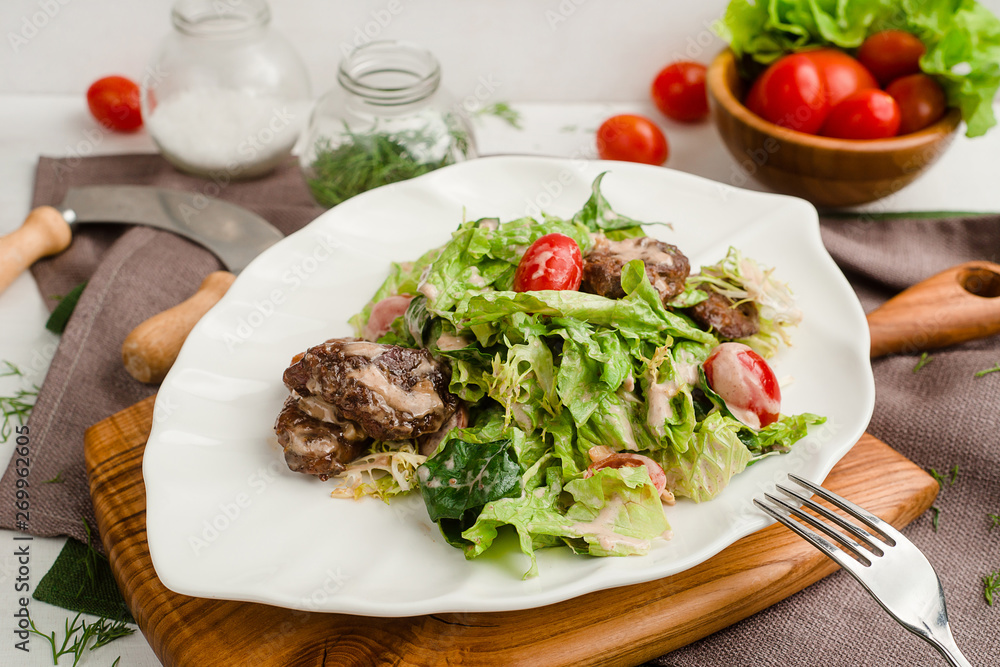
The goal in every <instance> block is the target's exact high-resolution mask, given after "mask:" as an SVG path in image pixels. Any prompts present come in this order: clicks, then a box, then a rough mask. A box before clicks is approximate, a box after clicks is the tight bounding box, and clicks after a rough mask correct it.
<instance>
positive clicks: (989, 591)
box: [983, 570, 1000, 607]
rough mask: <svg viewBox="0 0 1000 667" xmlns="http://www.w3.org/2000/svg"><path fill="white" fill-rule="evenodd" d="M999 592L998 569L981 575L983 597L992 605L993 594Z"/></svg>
mask: <svg viewBox="0 0 1000 667" xmlns="http://www.w3.org/2000/svg"><path fill="white" fill-rule="evenodd" d="M998 592H1000V570H997V571H995V572H991V573H990V574H985V575H983V597H984V598H986V604H988V605H989V606H991V607H992V606H993V594H994V593H998Z"/></svg>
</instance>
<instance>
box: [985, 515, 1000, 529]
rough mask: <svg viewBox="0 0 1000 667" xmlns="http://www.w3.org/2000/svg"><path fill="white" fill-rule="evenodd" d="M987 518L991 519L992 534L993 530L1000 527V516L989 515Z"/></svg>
mask: <svg viewBox="0 0 1000 667" xmlns="http://www.w3.org/2000/svg"><path fill="white" fill-rule="evenodd" d="M986 516H987V517H989V519H990V522H991V523H990V532H992V531H993V529H994V528H996V527H997V526H1000V514H987V515H986Z"/></svg>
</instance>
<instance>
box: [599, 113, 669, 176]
mask: <svg viewBox="0 0 1000 667" xmlns="http://www.w3.org/2000/svg"><path fill="white" fill-rule="evenodd" d="M668 152H669V149H668V147H667V138H666V137H665V136H663V132H661V131H660V128H658V127H657V126H656V124H655V123H653V121H651V120H649V119H648V118H644V117H643V116H635V115H632V114H622V115H620V116H612V117H611V118H609V119H607V120H606V121H604V123H602V124H601V126H600V127H599V128H597V153H598V155H600V156H601V159H602V160H622V161H625V162H641V163H643V164H653V165H660V164H663V163H664V162H666V161H667V154H668Z"/></svg>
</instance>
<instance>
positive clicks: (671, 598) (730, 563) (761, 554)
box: [85, 398, 938, 667]
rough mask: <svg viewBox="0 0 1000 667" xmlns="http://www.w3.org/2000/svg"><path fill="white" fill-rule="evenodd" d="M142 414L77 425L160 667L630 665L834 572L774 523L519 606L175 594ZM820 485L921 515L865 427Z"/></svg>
mask: <svg viewBox="0 0 1000 667" xmlns="http://www.w3.org/2000/svg"><path fill="white" fill-rule="evenodd" d="M152 418H153V398H149V399H146V400H145V401H143V402H141V403H138V404H136V405H134V406H132V407H130V408H128V409H126V410H123V411H121V412H119V413H118V414H116V415H113V416H112V417H109V418H108V419H105V420H104V421H102V422H100V423H98V424H96V425H95V426H93V427H91V428H90V429H89V430H88V432H87V436H86V443H85V448H86V462H87V472H88V476H89V479H90V493H91V497H92V499H93V501H94V509H95V511H96V514H97V523H98V527H99V529H100V533H101V539H102V540H103V543H104V546H105V549H106V550H107V554H108V557H109V559H110V562H111V567H112V570H113V571H114V574H115V578H116V580H117V582H118V587H119V588H120V589H121V591H122V593H123V594H124V596H125V600H126V602H127V603H128V606H129V608H130V609H131V611H132V614H133V616H134V617H135V619H136V621H137V622H138V624H139V628H140V629H141V630H142V632H143V634H144V635H145V636H146V639H147V640H148V641H149V643H150V645H151V646H152V648H153V651H155V653H156V655H157V656H158V657H159V658H160V660H161V661H162V662H163V663H164V664H165V665H167V666H168V667H173V666H174V665H185V666H187V665H192V666H195V665H196V666H198V667H209V666H211V665H227V666H228V665H240V664H244V665H255V666H257V665H261V666H271V665H274V666H281V667H292V666H298V665H326V666H329V667H333V666H335V665H336V666H342V665H345V666H346V665H384V664H391V665H436V664H461V665H490V666H493V665H533V666H534V665H635V664H638V663H641V662H643V661H645V660H648V659H650V658H653V657H656V656H658V655H662V654H664V653H667V652H669V651H672V650H674V649H677V648H680V647H681V646H684V645H686V644H689V643H691V642H693V641H696V640H698V639H701V638H702V637H705V636H707V635H709V634H711V633H713V632H716V631H718V630H721V629H722V628H725V627H727V626H729V625H731V624H733V623H735V622H737V621H739V620H741V619H743V618H746V617H748V616H750V615H752V614H754V613H756V612H758V611H761V610H762V609H765V608H767V607H768V606H770V605H772V604H774V603H776V602H778V601H780V600H783V599H784V598H786V597H788V596H790V595H791V594H793V593H795V592H797V591H800V590H802V589H803V588H805V587H806V586H808V585H809V584H812V583H814V582H816V581H818V580H819V579H821V578H823V577H825V576H826V575H828V574H830V573H831V572H833V571H835V570H836V569H837V566H836V565H835V564H834V563H833V562H832V561H830V560H829V559H827V558H826V557H825V556H823V555H822V554H821V553H820V552H819V551H817V550H816V549H814V548H813V547H811V546H810V545H809V544H807V543H806V542H805V541H804V540H802V539H800V538H799V537H797V536H795V535H794V534H793V533H792V532H791V531H789V530H788V529H787V528H785V527H783V526H780V525H777V524H775V525H772V526H770V527H768V528H764V529H762V530H760V531H758V532H756V533H753V534H752V535H749V536H747V537H745V538H743V539H741V540H739V541H738V542H736V543H735V544H733V545H731V546H730V547H728V548H727V549H725V550H723V551H721V552H720V553H718V554H717V555H715V556H714V557H713V558H711V559H709V560H708V561H706V562H704V563H702V564H701V565H698V566H696V567H693V568H691V569H689V570H686V571H684V572H681V573H679V574H676V575H673V576H670V577H666V578H664V579H659V580H656V581H652V582H648V583H644V584H636V585H632V586H624V587H620V588H614V589H611V590H604V591H600V592H597V593H590V594H588V595H584V596H581V597H578V598H575V599H572V600H567V601H564V602H560V603H557V604H553V605H549V606H546V607H540V608H535V609H525V610H522V611H511V612H502V613H449V614H431V615H428V616H417V617H407V618H371V617H362V616H349V615H344V614H325V613H309V612H304V611H293V610H288V609H282V608H279V607H271V606H268V605H263V604H254V603H247V602H232V601H226V600H210V599H203V598H194V597H189V596H185V595H180V594H177V593H174V592H172V591H170V590H168V589H167V588H166V587H165V586H164V585H163V584H162V583H161V582H160V580H159V579H158V578H157V576H156V572H155V571H154V570H153V564H152V562H151V561H150V556H149V546H148V544H147V543H146V495H145V486H144V484H143V480H142V456H143V451H144V449H145V446H146V439H147V437H148V435H149V430H150V427H151V424H152ZM824 485H825V486H826V487H827V488H829V489H831V490H833V491H835V492H836V493H839V494H841V495H843V496H845V497H846V498H848V499H850V500H853V501H854V502H855V503H858V504H859V505H861V506H863V507H865V508H867V509H869V510H871V511H872V512H874V513H875V514H877V515H878V516H880V517H882V518H883V519H885V520H886V521H889V522H890V523H891V524H892V525H894V526H896V527H902V526H904V525H906V524H907V523H909V522H910V521H912V520H913V519H915V518H916V517H917V516H919V515H920V514H922V513H923V512H924V511H925V510H926V509H927V508H928V507H930V505H931V503H933V501H934V498H935V496H936V495H937V491H938V485H937V482H935V481H934V480H933V479H932V478H931V477H930V476H929V475H927V473H925V472H924V471H923V470H921V469H920V468H918V467H917V466H916V465H915V464H913V463H912V462H911V461H909V460H908V459H906V458H905V457H903V456H902V455H901V454H899V453H898V452H896V451H895V450H893V449H892V448H890V447H889V446H888V445H886V444H885V443H883V442H881V441H879V440H877V439H876V438H874V437H872V436H871V435H869V434H867V433H866V434H865V435H864V436H863V437H862V438H861V440H859V441H858V443H857V444H856V445H855V446H854V447H853V449H851V451H850V452H849V453H848V454H847V455H846V456H845V457H844V458H843V459H842V460H841V461H840V463H838V464H837V466H836V467H835V468H834V469H833V471H832V472H831V473H830V476H829V477H828V478H827V479H826V481H825V484H824Z"/></svg>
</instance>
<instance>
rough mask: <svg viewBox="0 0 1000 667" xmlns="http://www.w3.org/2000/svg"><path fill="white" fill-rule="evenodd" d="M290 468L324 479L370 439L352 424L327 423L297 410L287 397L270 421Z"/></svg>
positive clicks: (341, 469)
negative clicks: (273, 420)
mask: <svg viewBox="0 0 1000 667" xmlns="http://www.w3.org/2000/svg"><path fill="white" fill-rule="evenodd" d="M274 432H275V433H277V434H278V443H280V444H281V446H282V447H283V448H284V450H285V463H287V464H288V468H289V469H290V470H294V471H295V472H301V473H305V474H307V475H317V476H318V477H319V478H320V479H322V480H324V481H325V480H326V479H328V478H329V477H331V476H333V475H336V474H338V473H340V472H342V471H343V470H344V466H345V465H346V464H348V463H350V462H351V461H353V460H354V459H356V458H358V457H359V456H361V455H362V454H364V452H365V450H366V449H367V448H368V445H370V444H371V439H370V438H369V437H368V436H366V435H365V434H364V433H363V432H362V431H361V429H359V428H356V425H340V424H331V423H329V422H324V421H320V420H319V419H316V418H315V417H311V416H309V415H308V414H306V413H305V412H303V411H302V410H300V409H299V406H298V400H297V399H296V398H295V397H294V396H289V397H288V399H287V400H286V401H285V405H284V407H282V409H281V412H280V413H279V414H278V419H277V421H276V422H275V424H274Z"/></svg>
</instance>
